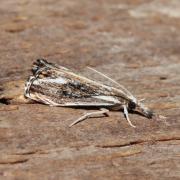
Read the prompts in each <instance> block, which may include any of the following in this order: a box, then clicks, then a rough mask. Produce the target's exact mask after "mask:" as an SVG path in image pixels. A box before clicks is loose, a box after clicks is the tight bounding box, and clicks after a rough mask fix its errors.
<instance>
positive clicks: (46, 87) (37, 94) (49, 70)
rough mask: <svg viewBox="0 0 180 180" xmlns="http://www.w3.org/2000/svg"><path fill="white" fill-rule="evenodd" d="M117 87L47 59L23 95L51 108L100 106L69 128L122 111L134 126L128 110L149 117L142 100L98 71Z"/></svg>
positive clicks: (35, 66)
mask: <svg viewBox="0 0 180 180" xmlns="http://www.w3.org/2000/svg"><path fill="white" fill-rule="evenodd" d="M91 70H93V71H95V72H96V73H99V74H100V75H102V76H103V77H104V78H106V79H107V80H109V81H111V82H112V83H114V84H115V85H116V86H117V87H112V86H109V85H106V84H104V83H101V82H99V81H95V80H91V79H89V78H87V77H84V76H81V75H79V74H76V73H74V72H72V71H71V70H69V69H67V68H65V67H63V66H59V65H57V64H53V63H49V62H48V61H47V60H45V59H37V60H36V62H35V63H34V64H33V68H32V73H33V75H31V76H30V77H29V78H28V80H27V82H26V84H25V92H24V95H25V97H27V98H30V99H32V100H35V101H38V102H41V103H44V104H47V105H50V106H66V107H97V108H99V109H100V110H99V111H95V112H90V113H87V114H85V115H83V116H82V117H80V118H78V119H77V120H76V121H74V122H73V123H72V124H70V126H73V125H74V124H76V123H78V122H80V121H83V120H85V119H87V118H90V117H96V116H99V115H108V112H109V110H123V112H124V115H125V118H126V120H127V121H128V123H129V124H130V125H131V126H132V127H135V126H134V125H133V124H132V122H131V121H130V119H129V116H128V111H137V112H139V113H141V114H142V115H144V116H145V117H147V118H152V117H153V115H154V113H153V111H152V110H150V109H149V108H147V107H146V106H145V105H143V103H142V102H141V101H142V100H137V99H136V98H135V97H134V96H133V95H132V94H131V93H130V92H129V91H128V90H127V89H126V88H125V87H124V86H122V85H120V84H119V83H117V82H116V81H114V80H112V79H111V78H109V77H108V76H106V75H105V74H102V73H100V72H98V71H96V70H95V69H92V68H91Z"/></svg>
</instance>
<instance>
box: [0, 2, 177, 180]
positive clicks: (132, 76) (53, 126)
mask: <svg viewBox="0 0 180 180" xmlns="http://www.w3.org/2000/svg"><path fill="white" fill-rule="evenodd" d="M0 15H1V16H0V29H1V31H0V40H1V43H0V56H1V59H0V67H1V71H0V179H37V180H39V179H68V180H69V179H103V180H104V179H179V178H180V172H179V169H180V160H179V159H180V158H179V156H180V154H179V152H180V131H179V129H180V126H179V116H180V103H179V102H180V70H179V69H180V51H179V49H180V40H179V37H180V2H179V1H178V0H173V1H169V0H157V1H145V0H144V1H143V0H136V1H123V0H119V1H113V0H105V1H97V0H96V1H83V0H76V1H73V0H70V1H66V0H62V1H58V0H57V1H47V0H46V1H40V0H37V1H21V0H14V1H11V0H6V1H2V2H1V5H0ZM40 57H45V58H47V59H48V60H50V61H52V62H54V63H58V64H62V65H63V66H67V67H70V68H74V69H76V70H78V71H81V72H82V73H84V74H85V75H87V76H88V77H90V76H94V75H92V73H90V72H89V71H86V69H85V67H86V66H93V67H95V69H97V70H99V71H101V72H103V73H106V74H107V75H109V76H110V77H111V78H113V79H115V80H116V81H118V82H120V83H121V84H123V85H124V86H125V87H127V88H128V89H129V90H130V91H131V92H133V93H134V95H136V96H137V97H139V99H141V98H146V101H145V103H146V104H147V105H149V106H150V107H151V108H152V109H154V110H155V112H156V113H157V114H158V115H161V116H159V118H157V119H152V120H149V119H147V118H145V117H142V116H140V115H138V114H130V119H131V120H132V122H133V123H134V124H135V125H136V126H137V128H135V129H134V128H132V127H130V126H129V125H128V123H127V122H126V120H125V119H124V117H123V114H122V113H121V112H110V117H104V118H92V119H89V120H86V121H84V122H82V123H80V124H78V125H76V126H74V127H72V128H69V127H68V125H69V124H70V123H72V122H73V121H74V120H75V119H77V118H78V117H80V116H81V115H82V114H83V113H85V112H86V111H89V112H91V111H93V110H91V109H73V108H60V107H49V106H46V105H42V104H39V103H34V102H32V101H28V100H26V99H24V97H23V89H24V82H25V80H26V78H27V77H28V75H29V74H30V68H31V65H32V62H33V61H34V60H35V59H36V58H40ZM163 116H166V117H167V118H163Z"/></svg>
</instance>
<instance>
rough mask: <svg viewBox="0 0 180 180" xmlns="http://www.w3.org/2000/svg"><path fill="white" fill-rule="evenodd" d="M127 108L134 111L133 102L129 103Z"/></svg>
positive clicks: (134, 105) (134, 104)
mask: <svg viewBox="0 0 180 180" xmlns="http://www.w3.org/2000/svg"><path fill="white" fill-rule="evenodd" d="M128 108H129V109H135V108H136V103H134V102H133V101H130V102H129V103H128Z"/></svg>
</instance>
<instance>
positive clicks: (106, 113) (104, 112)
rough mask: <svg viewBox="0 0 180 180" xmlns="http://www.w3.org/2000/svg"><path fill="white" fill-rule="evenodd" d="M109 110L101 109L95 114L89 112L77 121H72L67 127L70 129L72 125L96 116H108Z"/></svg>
mask: <svg viewBox="0 0 180 180" xmlns="http://www.w3.org/2000/svg"><path fill="white" fill-rule="evenodd" d="M108 112H109V110H108V109H105V108H101V109H100V111H95V112H90V113H86V114H85V115H83V116H81V117H80V118H79V119H77V120H76V121H74V122H73V123H72V124H70V125H69V127H72V126H73V125H75V124H77V123H79V122H81V121H84V120H85V119H87V118H93V117H97V116H98V115H108Z"/></svg>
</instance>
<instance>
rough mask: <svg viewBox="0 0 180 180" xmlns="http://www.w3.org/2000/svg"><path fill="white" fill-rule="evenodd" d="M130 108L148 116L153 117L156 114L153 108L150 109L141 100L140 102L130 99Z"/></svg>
mask: <svg viewBox="0 0 180 180" xmlns="http://www.w3.org/2000/svg"><path fill="white" fill-rule="evenodd" d="M128 109H129V110H132V111H137V112H139V113H141V114H142V115H144V116H145V117H147V118H152V117H153V115H154V113H153V111H152V110H150V109H149V108H147V107H146V106H145V105H144V104H142V103H141V102H138V101H136V102H134V101H130V102H129V103H128Z"/></svg>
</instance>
